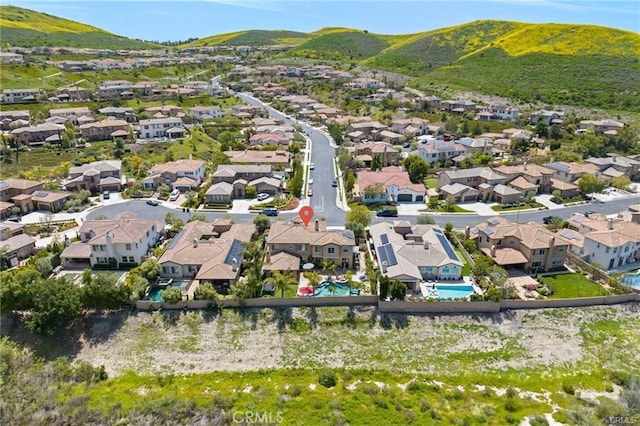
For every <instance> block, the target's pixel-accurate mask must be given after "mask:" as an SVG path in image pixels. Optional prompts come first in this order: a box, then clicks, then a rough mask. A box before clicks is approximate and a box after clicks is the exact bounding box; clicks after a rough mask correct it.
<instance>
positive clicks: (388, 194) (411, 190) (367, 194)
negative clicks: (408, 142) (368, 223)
mask: <svg viewBox="0 0 640 426" xmlns="http://www.w3.org/2000/svg"><path fill="white" fill-rule="evenodd" d="M372 188H375V189H376V191H372V190H371V189H372ZM377 189H379V191H378V190H377ZM426 192H427V191H426V188H425V186H424V185H423V184H422V183H412V182H411V179H409V173H407V172H406V171H405V170H402V168H401V167H398V166H388V167H383V168H382V170H376V171H369V170H362V171H360V172H358V179H357V181H356V184H355V185H354V187H353V194H354V198H355V199H356V200H359V201H362V202H363V203H376V202H424V201H425V196H426Z"/></svg>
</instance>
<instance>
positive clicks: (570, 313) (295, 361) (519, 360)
mask: <svg viewBox="0 0 640 426" xmlns="http://www.w3.org/2000/svg"><path fill="white" fill-rule="evenodd" d="M639 311H640V305H638V304H626V305H619V306H609V307H593V308H580V309H546V310H536V311H511V312H504V313H501V314H498V315H422V316H415V315H414V316H408V315H380V314H379V313H378V312H376V311H375V310H374V309H373V308H369V307H367V308H360V309H353V310H351V309H349V308H319V309H311V308H301V309H287V310H280V311H276V310H270V309H264V310H249V311H245V312H239V311H235V310H225V311H223V312H222V313H213V312H204V311H202V312H201V311H198V312H186V313H185V312H173V313H170V312H164V313H159V312H156V313H147V312H135V311H131V312H120V313H115V314H110V315H102V316H100V315H90V316H87V317H86V318H84V319H83V320H82V321H79V322H78V324H76V325H75V327H74V328H73V329H72V330H68V331H66V332H61V333H59V334H58V335H55V336H50V337H47V338H41V337H37V336H33V335H31V334H30V333H28V332H27V331H25V329H24V328H23V327H22V325H21V323H20V322H19V321H18V320H17V319H16V318H15V317H3V318H2V328H1V329H2V334H3V335H8V336H10V337H11V338H13V339H14V340H17V341H18V342H20V343H23V344H26V345H27V346H31V347H33V348H34V349H35V350H37V351H38V352H39V353H40V354H41V355H43V356H45V357H46V358H49V359H51V358H55V357H57V356H69V357H71V358H73V359H78V360H85V361H88V362H90V363H92V364H94V365H101V364H102V365H104V366H105V367H106V369H107V371H108V372H109V374H110V375H111V376H113V375H119V374H122V373H124V372H126V371H135V372H138V373H140V374H169V373H173V374H184V373H196V372H208V371H216V370H227V371H247V370H258V369H271V368H282V367H308V368H317V367H321V366H330V367H348V368H358V367H362V368H381V369H390V370H397V371H405V372H407V371H413V372H416V373H440V374H442V373H444V374H447V373H448V372H450V374H459V373H460V372H461V371H469V372H473V371H474V370H476V369H477V370H478V371H479V369H483V370H484V369H501V370H502V369H506V368H522V367H535V366H538V365H540V366H541V367H542V366H547V367H549V366H553V365H562V366H567V365H586V364H585V363H592V364H593V363H597V364H603V363H607V366H609V367H624V366H628V365H637V364H638V362H639V361H640V352H638V351H637V348H638V347H640V315H639ZM612 348H615V350H612ZM604 354H606V356H602V355H604Z"/></svg>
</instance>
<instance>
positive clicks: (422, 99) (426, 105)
mask: <svg viewBox="0 0 640 426" xmlns="http://www.w3.org/2000/svg"><path fill="white" fill-rule="evenodd" d="M414 104H415V106H416V109H418V110H422V109H429V110H434V111H440V110H441V109H442V100H441V99H440V98H439V97H437V96H433V95H424V96H419V97H417V98H415V99H414Z"/></svg>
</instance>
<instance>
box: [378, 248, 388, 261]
mask: <svg viewBox="0 0 640 426" xmlns="http://www.w3.org/2000/svg"><path fill="white" fill-rule="evenodd" d="M378 258H379V259H380V264H381V265H383V264H385V263H386V264H387V265H388V264H389V259H388V258H387V250H385V246H380V247H378Z"/></svg>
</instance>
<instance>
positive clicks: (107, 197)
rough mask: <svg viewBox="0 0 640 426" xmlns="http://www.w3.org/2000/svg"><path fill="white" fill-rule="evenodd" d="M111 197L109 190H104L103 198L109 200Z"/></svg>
mask: <svg viewBox="0 0 640 426" xmlns="http://www.w3.org/2000/svg"><path fill="white" fill-rule="evenodd" d="M109 197H110V195H109V191H104V192H103V193H102V199H103V200H108V199H109Z"/></svg>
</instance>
